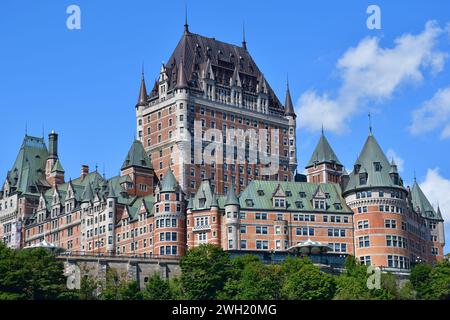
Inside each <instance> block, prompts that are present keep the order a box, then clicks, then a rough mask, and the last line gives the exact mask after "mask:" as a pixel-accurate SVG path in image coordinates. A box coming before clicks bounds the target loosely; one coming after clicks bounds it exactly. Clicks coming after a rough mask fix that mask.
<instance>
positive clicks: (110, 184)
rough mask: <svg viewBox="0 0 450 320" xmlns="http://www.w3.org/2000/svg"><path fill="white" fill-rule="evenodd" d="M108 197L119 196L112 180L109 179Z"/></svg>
mask: <svg viewBox="0 0 450 320" xmlns="http://www.w3.org/2000/svg"><path fill="white" fill-rule="evenodd" d="M108 198H117V195H116V192H115V191H114V186H113V184H112V181H111V180H109V182H108Z"/></svg>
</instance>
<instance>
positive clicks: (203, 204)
mask: <svg viewBox="0 0 450 320" xmlns="http://www.w3.org/2000/svg"><path fill="white" fill-rule="evenodd" d="M205 204H206V199H205V198H200V199H199V200H198V205H199V207H200V208H204V207H205Z"/></svg>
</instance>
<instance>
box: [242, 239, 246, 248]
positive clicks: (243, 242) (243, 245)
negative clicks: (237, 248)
mask: <svg viewBox="0 0 450 320" xmlns="http://www.w3.org/2000/svg"><path fill="white" fill-rule="evenodd" d="M241 249H247V240H241Z"/></svg>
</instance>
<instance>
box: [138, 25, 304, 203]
mask: <svg viewBox="0 0 450 320" xmlns="http://www.w3.org/2000/svg"><path fill="white" fill-rule="evenodd" d="M139 92H140V94H139V99H138V103H137V105H136V119H137V135H138V137H139V140H140V141H141V142H142V143H143V145H144V146H145V149H146V151H147V152H148V154H149V155H150V157H151V159H152V163H153V167H154V169H155V173H156V177H157V178H159V179H161V178H162V176H163V175H164V174H165V173H166V171H167V168H168V167H169V166H171V167H172V169H173V172H174V175H175V178H176V179H177V181H179V183H180V186H181V188H182V189H183V190H184V191H185V192H186V194H187V195H189V196H192V195H194V194H195V192H196V191H197V189H198V188H199V186H200V184H201V182H202V180H203V179H205V178H209V179H211V181H212V183H213V189H214V190H215V191H216V192H219V193H221V194H226V193H227V192H228V190H229V188H230V186H231V185H234V187H235V190H236V192H237V193H239V192H241V191H242V190H243V188H244V187H245V186H246V185H248V184H249V182H250V181H252V180H256V179H263V180H279V181H292V180H293V177H294V174H295V171H296V168H297V152H296V115H295V112H294V108H293V104H292V99H291V96H290V92H289V88H288V89H287V93H286V101H285V105H284V106H283V105H282V104H281V103H280V101H279V100H278V98H277V96H276V95H275V93H274V91H273V90H272V88H271V87H270V85H269V84H268V83H267V81H266V79H265V78H264V75H263V74H262V72H261V71H260V70H259V68H258V66H257V65H256V64H255V62H254V61H253V58H252V57H251V55H250V53H249V51H248V50H247V45H246V42H245V40H244V41H243V42H242V46H236V45H232V44H228V43H224V42H221V41H218V40H216V39H214V38H207V37H204V36H201V35H198V34H194V33H191V32H190V31H189V28H188V25H187V23H186V25H185V27H184V32H183V35H182V37H181V40H180V41H179V43H178V45H177V46H176V48H175V50H174V52H173V53H172V55H171V57H170V59H169V60H168V62H167V63H166V64H162V65H161V69H160V73H159V79H158V81H156V82H155V84H154V85H153V86H152V89H151V91H150V92H149V93H147V90H146V84H145V80H144V77H143V76H142V81H141V87H140V91H139ZM194 121H199V122H201V124H202V131H203V132H202V134H204V131H205V130H207V129H218V130H220V131H221V132H220V131H216V132H215V133H214V134H212V135H211V136H208V135H206V137H205V139H207V140H209V141H222V142H224V143H225V142H226V130H227V129H243V130H248V129H256V130H258V129H268V130H269V132H270V130H271V129H279V136H278V142H279V146H278V147H277V149H278V150H268V151H270V152H272V153H277V154H279V157H280V163H279V170H278V172H277V173H276V174H273V175H271V176H268V175H267V176H263V175H262V173H261V168H263V166H264V164H263V163H260V162H257V163H256V164H251V163H249V161H248V157H247V155H248V149H249V145H248V143H245V142H244V141H243V140H239V141H235V145H236V147H237V148H242V149H244V148H245V149H246V150H247V151H246V157H245V159H239V158H237V157H236V156H235V157H234V160H233V159H231V160H232V161H229V163H224V164H216V163H212V164H205V165H202V164H201V163H196V161H194V160H195V159H194V152H193V151H194V142H193V139H192V140H189V139H190V137H193V135H194ZM203 129H205V130H203ZM220 135H223V137H221V136H220ZM273 138H275V139H276V137H273ZM237 140H238V139H237ZM270 141H271V140H270V138H269V142H270ZM227 143H229V141H227ZM207 144H208V143H203V147H205V146H206V145H207ZM269 144H270V143H269ZM223 149H224V150H225V147H224V148H223ZM229 156H231V155H229ZM224 158H225V156H224ZM224 162H225V160H224Z"/></svg>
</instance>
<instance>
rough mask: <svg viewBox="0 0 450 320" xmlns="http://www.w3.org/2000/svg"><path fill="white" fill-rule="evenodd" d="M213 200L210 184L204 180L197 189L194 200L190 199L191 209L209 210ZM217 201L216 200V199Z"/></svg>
mask: <svg viewBox="0 0 450 320" xmlns="http://www.w3.org/2000/svg"><path fill="white" fill-rule="evenodd" d="M212 199H213V192H212V189H211V184H210V182H209V180H208V179H205V180H203V181H202V183H201V184H200V187H199V188H198V189H197V192H196V193H195V196H194V198H193V199H192V206H193V207H192V208H193V209H205V208H208V209H209V208H210V207H211V203H212ZM216 200H217V199H216Z"/></svg>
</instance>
